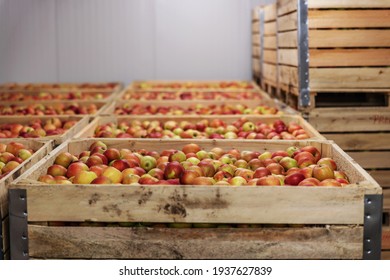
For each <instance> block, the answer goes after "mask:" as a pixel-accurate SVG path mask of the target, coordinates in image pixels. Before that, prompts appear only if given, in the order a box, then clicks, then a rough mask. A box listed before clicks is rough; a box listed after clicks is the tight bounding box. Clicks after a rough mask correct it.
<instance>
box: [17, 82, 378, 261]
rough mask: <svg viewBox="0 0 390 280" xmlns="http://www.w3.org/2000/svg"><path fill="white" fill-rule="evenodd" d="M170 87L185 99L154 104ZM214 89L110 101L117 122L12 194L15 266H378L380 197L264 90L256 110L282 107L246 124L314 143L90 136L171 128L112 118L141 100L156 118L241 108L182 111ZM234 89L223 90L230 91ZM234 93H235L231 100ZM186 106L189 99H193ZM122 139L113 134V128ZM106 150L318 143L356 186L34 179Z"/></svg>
mask: <svg viewBox="0 0 390 280" xmlns="http://www.w3.org/2000/svg"><path fill="white" fill-rule="evenodd" d="M169 84H170V85H173V84H174V87H175V89H174V91H176V92H179V91H180V94H179V93H176V94H173V95H174V96H176V97H177V99H176V100H170V101H169V102H168V101H167V100H165V101H164V100H163V101H156V100H154V101H153V100H149V99H148V96H149V94H148V92H149V91H158V92H160V93H161V91H165V90H168V91H169V89H168V88H169ZM203 84H204V83H203ZM212 84H213V85H212V86H211V85H210V84H209V85H208V86H207V87H208V89H207V90H205V88H203V89H202V88H201V89H199V88H194V82H189V83H188V82H187V83H179V82H176V83H161V82H156V81H152V82H148V81H143V82H139V83H134V84H132V85H131V87H130V88H128V89H127V93H125V92H123V93H122V94H121V95H120V97H118V98H119V99H118V100H117V101H116V102H115V103H114V104H115V106H114V110H112V108H113V107H111V109H110V110H107V111H105V112H104V113H105V114H109V115H102V114H100V115H99V116H97V117H96V118H95V119H94V120H93V121H92V122H91V124H90V125H89V126H88V127H86V128H85V130H83V131H81V132H80V134H78V135H76V136H75V138H74V139H73V140H69V141H66V142H65V143H63V144H61V145H60V146H59V147H57V148H56V149H55V150H54V151H53V152H52V153H50V154H49V155H48V156H47V157H46V158H45V161H41V162H40V163H39V164H37V165H36V166H35V167H34V168H33V169H30V170H29V171H28V172H27V173H25V174H24V175H23V177H20V178H19V179H18V180H17V181H15V182H14V183H13V184H12V190H11V191H10V203H11V206H10V211H11V213H12V218H13V219H12V220H11V230H12V235H11V236H12V240H11V245H12V246H11V256H12V258H14V259H27V258H38V259H41V258H43V259H47V258H49V259H50V258H54V259H63V258H66V259H69V258H70V259H74V258H76V259H79V258H88V259H91V258H92V259H107V258H113V259H204V258H207V259H221V258H222V259H225V258H232V259H264V258H267V259H292V258H299V259H361V258H379V251H380V250H379V248H380V243H381V241H380V236H379V235H378V233H379V232H380V229H381V223H380V220H381V215H380V213H381V211H380V209H381V204H380V203H381V192H382V190H381V188H380V187H379V186H378V184H377V183H376V182H375V181H374V180H373V179H372V178H371V177H370V176H369V175H368V174H367V173H366V172H365V171H364V170H363V169H362V168H361V167H360V166H359V165H358V164H356V163H355V162H353V161H352V160H351V158H350V157H348V156H347V155H346V154H345V153H344V152H343V151H342V150H341V149H340V148H339V147H338V146H337V145H335V144H334V143H333V142H329V141H324V140H322V137H321V135H319V134H318V132H316V131H315V130H314V129H313V128H312V127H311V126H310V125H309V124H308V123H307V122H305V121H304V120H303V119H302V118H301V117H299V116H289V115H288V114H287V112H291V111H289V110H288V107H285V106H283V105H281V103H278V102H275V100H273V99H270V98H268V97H267V96H266V95H264V93H263V92H261V91H259V90H258V89H254V90H255V92H257V93H258V94H259V95H260V96H261V98H260V100H259V103H260V101H261V102H263V103H266V104H267V108H268V107H269V109H272V107H273V106H276V108H274V109H276V110H274V109H272V110H270V111H269V112H273V113H274V115H273V116H262V115H256V116H253V115H245V117H246V118H248V119H250V120H253V121H258V120H260V119H262V121H263V122H265V123H268V124H271V123H272V122H273V121H274V120H275V119H278V118H280V119H282V120H284V121H285V122H286V123H288V122H290V121H296V122H298V123H300V124H301V125H302V126H303V127H304V129H305V130H307V132H308V134H309V137H310V139H307V140H245V141H244V140H243V139H238V140H221V139H219V140H218V139H179V140H176V139H134V138H131V139H129V138H127V139H107V138H99V139H97V138H91V137H92V136H96V135H95V133H96V128H97V127H98V126H99V125H105V124H107V122H111V123H114V124H119V123H121V122H122V121H130V118H131V119H133V120H137V121H140V122H142V120H143V121H145V123H150V122H152V121H156V120H158V119H160V121H161V122H164V121H167V120H174V119H175V117H174V116H172V115H169V114H167V115H166V116H162V114H161V116H157V115H156V114H154V113H149V114H151V115H152V116H145V115H138V116H134V115H132V116H131V117H130V116H118V115H115V114H114V113H115V112H116V113H118V111H117V110H118V109H121V107H122V105H123V104H125V103H126V102H127V101H128V102H130V103H129V104H131V105H135V104H138V105H139V104H140V103H142V102H145V106H151V108H153V110H155V109H156V108H157V107H158V105H162V106H165V107H167V106H168V105H169V104H176V105H177V104H178V101H177V100H180V105H181V106H182V107H186V106H187V107H190V105H189V104H190V103H198V102H201V104H202V106H205V107H208V106H206V104H207V102H209V103H210V104H213V103H214V104H213V105H212V106H213V107H212V108H215V106H217V105H218V104H219V105H220V104H222V103H224V102H226V103H237V101H236V100H235V99H234V98H233V100H230V101H228V100H219V101H206V100H191V101H190V102H188V101H187V103H188V104H187V105H183V104H185V103H186V101H185V100H181V99H180V98H181V97H183V95H181V93H183V92H187V93H188V91H189V89H190V88H191V90H196V92H197V94H195V95H196V96H197V98H199V96H201V95H202V94H204V96H209V94H208V93H207V92H209V91H210V90H211V91H213V90H215V89H216V88H213V89H211V88H212V87H214V86H215V83H212ZM228 84H229V83H224V86H225V87H226V86H227V85H228ZM198 86H199V84H198ZM234 87H235V86H234ZM153 88H154V89H153ZM191 90H190V91H191ZM247 90H248V89H246V90H245V91H247ZM137 91H138V92H137ZM139 91H142V94H144V99H145V100H146V101H142V100H136V101H135V100H131V97H137V96H138V97H139V98H140V99H142V98H141V97H140V96H142V94H141V95H140V94H139V93H140V92H139ZM218 91H221V89H220V88H219V89H218ZM227 91H229V90H227ZM200 92H201V94H200ZM233 92H236V93H237V94H242V92H243V91H242V90H239V89H237V88H235V89H234V90H233ZM231 94H232V91H230V93H229V94H228V95H224V96H231ZM150 96H153V94H151V95H150ZM158 96H160V97H162V96H163V95H158ZM164 96H166V98H167V99H169V98H172V94H168V95H164ZM185 96H186V98H187V97H188V96H192V95H188V94H186V95H185ZM220 96H222V95H220ZM129 98H130V99H129ZM125 100H126V102H124V101H125ZM131 102H133V103H131ZM170 102H172V103H170ZM242 102H243V103H245V101H242ZM215 103H216V104H215ZM240 103H241V102H240ZM251 103H252V105H250V104H249V102H248V107H249V108H251V109H253V108H256V106H255V105H254V104H253V103H254V102H253V100H252V101H251ZM147 104H148V105H147ZM217 107H218V106H217ZM126 108H129V106H127V107H126ZM286 108H287V109H286ZM241 109H242V108H241ZM168 111H169V110H168ZM293 112H295V111H293ZM122 113H123V111H122ZM242 113H244V112H243V111H235V114H237V115H234V116H232V115H228V116H227V115H225V116H204V115H203V116H201V117H200V116H199V115H198V116H194V115H192V116H184V115H180V116H179V117H177V121H178V122H180V121H186V122H188V123H189V124H190V127H193V125H194V123H195V122H197V121H201V120H215V119H217V118H219V117H220V118H222V119H224V120H225V121H226V122H227V123H230V122H231V121H233V120H234V119H238V118H240V117H242ZM258 113H261V111H259V112H258ZM263 113H264V111H263ZM275 113H278V114H277V115H275ZM116 129H117V128H116V127H115V125H114V130H116ZM82 137H88V138H82ZM98 140H99V141H102V142H104V143H106V144H107V145H108V147H112V148H117V149H122V148H124V149H128V150H131V151H139V150H142V151H143V152H145V150H149V151H154V152H156V151H157V152H162V151H165V150H171V149H182V148H183V147H184V145H186V144H190V143H197V144H198V145H199V146H200V147H201V148H202V149H204V150H206V151H210V150H211V149H213V148H216V147H218V148H223V149H233V148H234V149H240V150H247V151H250V150H252V151H258V152H263V151H278V150H284V149H286V148H287V147H290V146H298V147H303V146H306V145H312V146H315V147H316V148H317V149H318V150H319V151H320V152H321V153H322V155H323V156H324V157H332V158H333V159H334V160H335V161H336V162H337V165H338V166H339V167H340V169H342V170H344V171H345V172H347V175H348V177H349V179H350V182H351V184H349V185H347V186H345V187H343V188H335V187H321V188H311V187H309V188H308V187H296V186H295V187H292V186H291V187H288V186H283V187H276V186H270V187H261V186H227V185H224V186H217V185H214V186H194V185H164V186H156V185H147V184H146V185H135V186H128V185H115V186H114V185H112V184H108V185H104V184H103V185H83V184H81V185H77V184H76V185H55V184H53V185H51V184H50V185H47V184H43V183H42V182H39V181H38V178H39V177H40V176H41V175H43V174H45V171H46V170H47V168H48V167H49V166H50V165H51V164H52V163H53V162H54V160H55V158H56V156H57V155H59V154H60V153H61V152H64V151H68V152H70V153H71V154H75V155H79V154H80V153H81V151H85V150H86V149H88V148H89V147H90V145H91V144H92V143H96V142H97V141H98ZM297 206H298V207H297ZM378 207H379V208H378ZM308 209H310V214H309V215H308ZM254 212H255V213H256V215H253V213H254ZM24 213H27V214H26V215H25V214H24ZM270 213H272V214H270ZM188 226H191V227H192V228H188ZM178 227H186V228H178ZM324 240H325V241H326V242H324ZM227 244H228V245H227Z"/></svg>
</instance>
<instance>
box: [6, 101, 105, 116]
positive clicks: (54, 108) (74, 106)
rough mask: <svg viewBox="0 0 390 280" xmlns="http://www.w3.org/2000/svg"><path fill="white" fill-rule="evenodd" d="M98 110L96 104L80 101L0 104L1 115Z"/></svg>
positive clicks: (75, 113) (70, 113)
mask: <svg viewBox="0 0 390 280" xmlns="http://www.w3.org/2000/svg"><path fill="white" fill-rule="evenodd" d="M97 111H98V108H97V105H96V104H93V103H92V104H80V103H71V104H64V103H60V102H58V103H51V104H43V103H35V104H30V105H25V104H12V105H6V106H0V115H3V116H25V115H37V116H45V115H46V116H47V115H88V114H96V113H97Z"/></svg>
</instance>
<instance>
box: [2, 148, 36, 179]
mask: <svg viewBox="0 0 390 280" xmlns="http://www.w3.org/2000/svg"><path fill="white" fill-rule="evenodd" d="M33 153H34V151H33V150H31V149H29V148H28V147H26V146H25V145H24V144H22V143H19V142H10V143H8V144H5V143H0V179H2V178H3V177H5V176H7V175H8V174H9V173H10V172H11V171H12V170H14V169H15V168H17V167H18V166H19V165H20V164H21V163H22V162H23V161H25V160H26V159H28V158H30V157H31V156H32V155H33Z"/></svg>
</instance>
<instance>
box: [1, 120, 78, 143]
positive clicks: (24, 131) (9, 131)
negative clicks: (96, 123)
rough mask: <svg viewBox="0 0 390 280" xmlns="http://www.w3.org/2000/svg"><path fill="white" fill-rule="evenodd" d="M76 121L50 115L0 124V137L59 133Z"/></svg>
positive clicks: (62, 132) (31, 136)
mask: <svg viewBox="0 0 390 280" xmlns="http://www.w3.org/2000/svg"><path fill="white" fill-rule="evenodd" d="M76 123H77V121H76V120H61V119H60V118H58V117H52V118H49V119H46V120H41V119H34V120H32V121H30V122H29V123H28V124H20V123H5V124H0V138H19V137H22V138H39V137H45V136H53V135H61V134H64V133H65V132H66V131H67V130H69V129H70V128H71V127H72V126H74V125H75V124H76Z"/></svg>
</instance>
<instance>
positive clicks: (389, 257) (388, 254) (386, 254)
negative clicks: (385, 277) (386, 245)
mask: <svg viewBox="0 0 390 280" xmlns="http://www.w3.org/2000/svg"><path fill="white" fill-rule="evenodd" d="M381 260H390V251H382V254H381Z"/></svg>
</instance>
